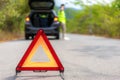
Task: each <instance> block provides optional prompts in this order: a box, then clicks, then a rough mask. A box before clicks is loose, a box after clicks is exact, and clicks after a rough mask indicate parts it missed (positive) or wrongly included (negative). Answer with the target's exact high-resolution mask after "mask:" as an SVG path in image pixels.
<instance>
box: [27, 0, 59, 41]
mask: <svg viewBox="0 0 120 80" xmlns="http://www.w3.org/2000/svg"><path fill="white" fill-rule="evenodd" d="M28 4H29V7H30V10H31V11H30V14H29V15H28V16H27V17H26V19H25V39H26V40H28V39H30V37H32V39H33V38H34V36H35V35H36V34H37V32H38V30H40V29H42V30H44V32H45V34H46V35H47V36H55V38H56V39H59V38H60V30H59V26H60V25H59V21H58V17H57V15H56V13H55V11H54V10H53V9H54V6H55V3H54V0H29V2H28Z"/></svg>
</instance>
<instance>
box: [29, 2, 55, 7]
mask: <svg viewBox="0 0 120 80" xmlns="http://www.w3.org/2000/svg"><path fill="white" fill-rule="evenodd" d="M31 5H32V7H34V8H50V7H51V6H52V5H53V3H52V2H33V3H32V4H31Z"/></svg>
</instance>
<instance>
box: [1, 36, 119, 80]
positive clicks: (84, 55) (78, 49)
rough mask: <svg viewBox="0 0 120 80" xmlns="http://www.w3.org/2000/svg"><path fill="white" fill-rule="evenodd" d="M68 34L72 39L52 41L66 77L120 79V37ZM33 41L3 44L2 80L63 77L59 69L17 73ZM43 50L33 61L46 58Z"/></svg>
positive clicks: (77, 79)
mask: <svg viewBox="0 0 120 80" xmlns="http://www.w3.org/2000/svg"><path fill="white" fill-rule="evenodd" d="M67 36H68V37H69V38H70V40H50V42H51V44H52V46H53V47H54V49H55V51H56V53H57V55H58V56H59V58H60V60H61V62H62V64H63V65H64V67H65V73H64V74H65V80H120V40H117V39H108V38H102V37H95V36H83V35H73V34H67ZM30 43H31V40H28V41H26V40H24V39H23V40H22V39H21V40H15V41H9V42H4V43H0V80H61V78H60V77H59V76H57V75H58V74H59V73H58V72H47V73H34V72H22V73H20V74H18V76H15V68H16V66H17V64H18V62H19V60H20V59H21V57H22V56H23V54H24V52H25V51H26V49H27V48H28V46H29V44H30ZM40 51H42V49H41V48H40V49H39V50H38V51H37V53H36V55H37V56H34V59H33V60H38V59H39V58H40V56H41V58H43V57H44V58H46V57H45V55H44V54H39V52H40ZM42 52H43V51H42ZM38 55H40V56H38ZM42 60H43V59H42ZM45 60H47V59H45Z"/></svg>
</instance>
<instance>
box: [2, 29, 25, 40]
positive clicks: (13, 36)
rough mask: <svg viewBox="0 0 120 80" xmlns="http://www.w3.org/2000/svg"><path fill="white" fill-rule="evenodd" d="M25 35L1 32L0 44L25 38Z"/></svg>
mask: <svg viewBox="0 0 120 80" xmlns="http://www.w3.org/2000/svg"><path fill="white" fill-rule="evenodd" d="M23 36H24V35H23V33H15V32H14V33H11V32H4V31H1V32H0V42H4V41H10V40H16V39H21V38H23Z"/></svg>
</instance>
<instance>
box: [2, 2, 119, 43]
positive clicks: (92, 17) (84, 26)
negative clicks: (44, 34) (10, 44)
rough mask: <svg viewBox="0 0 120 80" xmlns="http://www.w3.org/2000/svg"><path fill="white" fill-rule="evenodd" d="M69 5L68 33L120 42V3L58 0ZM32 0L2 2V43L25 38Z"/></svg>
mask: <svg viewBox="0 0 120 80" xmlns="http://www.w3.org/2000/svg"><path fill="white" fill-rule="evenodd" d="M55 3H56V6H55V8H54V9H55V11H56V12H57V11H58V9H59V6H60V5H61V4H65V7H66V9H65V12H66V17H67V32H68V33H75V34H85V35H97V36H105V37H111V38H120V0H55ZM29 12H30V9H29V6H28V0H0V41H2V40H9V39H10V40H11V39H16V38H17V39H18V38H21V37H23V36H24V24H25V17H26V16H27V15H28V14H29Z"/></svg>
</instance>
